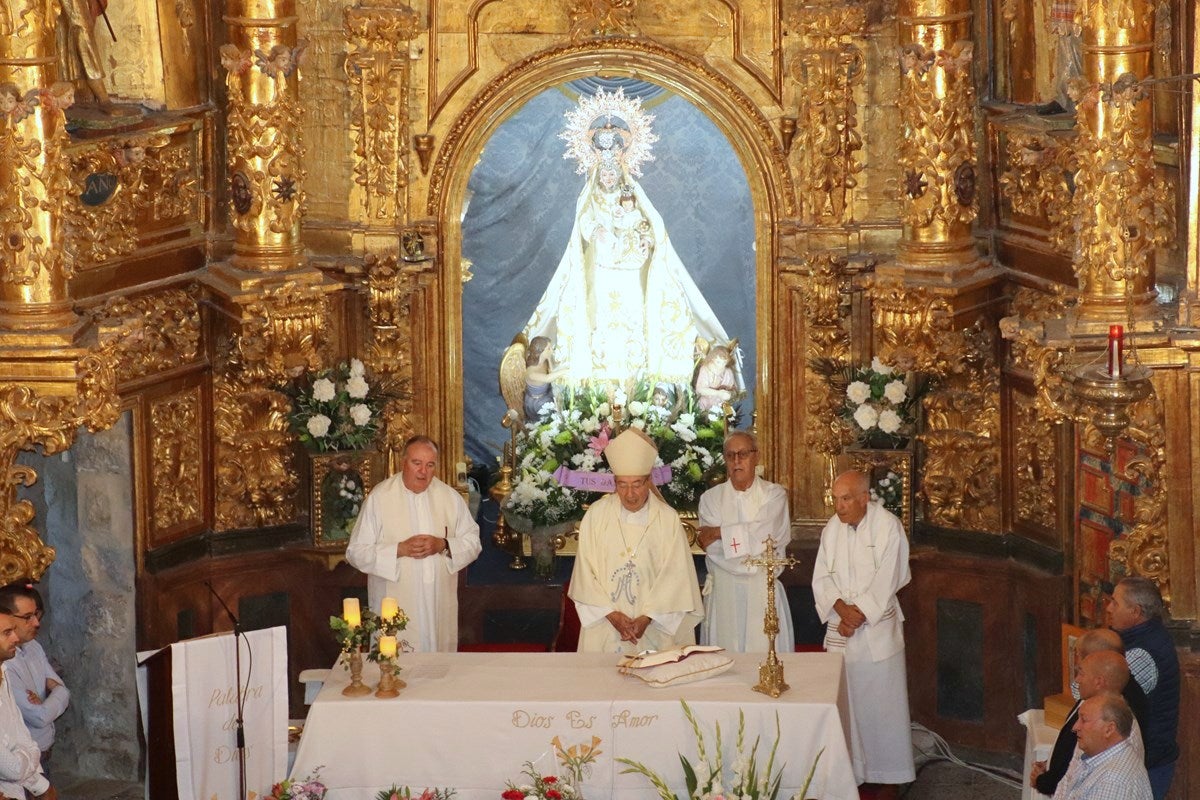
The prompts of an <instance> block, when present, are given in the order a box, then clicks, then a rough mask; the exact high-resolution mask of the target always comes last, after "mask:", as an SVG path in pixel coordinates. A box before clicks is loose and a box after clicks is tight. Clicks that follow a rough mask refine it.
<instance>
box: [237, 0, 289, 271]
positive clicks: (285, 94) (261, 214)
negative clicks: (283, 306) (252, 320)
mask: <svg viewBox="0 0 1200 800" xmlns="http://www.w3.org/2000/svg"><path fill="white" fill-rule="evenodd" d="M225 9H226V11H225V17H224V19H225V22H226V24H228V26H229V43H228V44H226V45H224V46H223V47H222V48H221V64H222V66H223V67H224V68H225V70H226V79H225V85H226V88H227V89H228V100H227V102H228V105H227V108H226V111H227V121H226V130H227V132H228V139H227V150H228V155H227V160H228V175H227V180H228V181H229V184H228V185H229V221H230V225H231V227H232V229H233V237H234V238H233V258H232V259H231V264H232V265H233V266H234V267H236V268H238V269H241V270H246V271H257V272H267V273H271V272H281V271H286V270H292V269H296V268H297V267H299V266H301V264H302V263H303V260H304V248H303V245H302V244H301V241H300V218H301V217H302V216H303V214H304V189H303V182H304V175H305V172H304V167H303V164H302V163H301V162H302V160H303V158H304V146H303V144H302V143H301V141H300V114H301V109H300V103H299V98H298V87H297V84H298V81H299V73H298V68H299V65H300V60H301V58H302V56H303V51H304V46H303V44H299V45H298V44H297V41H296V6H295V0H227V2H226V7H225Z"/></svg>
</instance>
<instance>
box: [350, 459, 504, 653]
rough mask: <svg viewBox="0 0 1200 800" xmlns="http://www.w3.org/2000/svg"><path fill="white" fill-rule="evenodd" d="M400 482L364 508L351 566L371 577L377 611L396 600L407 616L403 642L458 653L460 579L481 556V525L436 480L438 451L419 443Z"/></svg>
mask: <svg viewBox="0 0 1200 800" xmlns="http://www.w3.org/2000/svg"><path fill="white" fill-rule="evenodd" d="M401 458H402V460H403V464H402V465H401V468H400V474H399V475H393V476H392V477H390V478H388V479H387V480H385V481H383V482H382V483H380V484H379V485H378V486H376V487H375V488H374V489H372V490H371V493H370V494H369V495H367V499H366V500H365V501H364V502H363V507H362V511H361V512H360V513H359V515H358V519H357V520H356V521H355V523H354V532H353V533H352V534H351V535H350V544H349V545H348V546H347V547H346V561H347V562H349V563H350V565H351V566H352V567H354V568H356V569H358V570H361V571H362V572H365V573H367V575H368V578H367V598H368V601H369V602H370V605H371V608H372V609H374V610H375V611H376V613H378V612H379V610H380V604H381V603H382V601H383V598H385V597H394V598H396V601H397V602H398V603H399V605H400V608H402V609H403V610H404V613H405V614H406V615H407V616H408V620H409V622H408V627H407V628H406V629H405V631H404V637H405V639H407V640H408V643H409V644H410V645H412V647H413V648H414V649H415V650H416V651H417V652H421V653H428V652H454V651H455V650H458V572H459V570H461V569H463V568H464V567H466V566H467V565H468V564H470V563H471V562H472V561H474V560H475V559H476V558H478V557H479V551H480V550H481V549H482V546H481V544H480V542H479V525H478V524H476V522H475V520H474V519H473V518H472V517H471V512H470V511H469V510H468V508H467V504H466V502H464V501H463V498H462V495H460V494H459V493H458V492H457V491H455V490H454V489H453V488H451V487H450V486H447V485H446V484H445V483H442V482H441V481H440V480H438V479H437V477H435V473H436V472H437V464H438V448H437V444H435V443H434V441H433V440H432V439H430V438H429V437H428V436H414V437H413V438H411V439H409V440H408V441H407V442H406V443H405V445H404V452H403V454H402V456H401Z"/></svg>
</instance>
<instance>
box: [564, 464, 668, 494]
mask: <svg viewBox="0 0 1200 800" xmlns="http://www.w3.org/2000/svg"><path fill="white" fill-rule="evenodd" d="M554 480H556V481H558V485H559V486H565V487H567V488H568V489H583V490H584V491H586V492H615V491H616V490H617V477H616V476H615V475H613V474H612V473H611V472H581V471H580V470H574V469H570V468H569V467H567V466H566V465H563V466H560V467H559V468H558V469H556V470H554ZM650 480H651V482H653V483H654V485H656V486H662V485H663V484H664V483H670V482H671V468H670V467H666V466H663V467H655V468H654V469H652V470H650Z"/></svg>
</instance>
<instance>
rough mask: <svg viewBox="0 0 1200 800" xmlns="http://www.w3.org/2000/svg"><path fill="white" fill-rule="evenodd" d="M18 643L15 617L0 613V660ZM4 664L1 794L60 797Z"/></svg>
mask: <svg viewBox="0 0 1200 800" xmlns="http://www.w3.org/2000/svg"><path fill="white" fill-rule="evenodd" d="M17 643H18V637H17V620H16V618H15V617H13V616H12V615H11V614H4V613H0V661H4V662H9V661H11V660H12V657H13V656H15V655H16V654H17ZM4 667H5V669H3V670H0V795H3V796H4V797H11V798H14V799H15V800H21V799H22V798H24V797H25V796H26V793H27V792H28V794H29V796H31V797H33V798H35V800H58V793H57V792H56V791H55V790H54V787H53V786H51V785H50V781H48V780H46V776H45V774H44V773H43V772H42V765H41V751H39V750H38V746H37V744H35V743H34V741H33V737H31V736H30V735H29V729H28V728H26V727H25V721H24V720H23V719H21V711H20V709H18V708H17V704H16V701H15V700H13V693H12V689H10V688H9V680H8V670H7V667H8V663H5V664H4Z"/></svg>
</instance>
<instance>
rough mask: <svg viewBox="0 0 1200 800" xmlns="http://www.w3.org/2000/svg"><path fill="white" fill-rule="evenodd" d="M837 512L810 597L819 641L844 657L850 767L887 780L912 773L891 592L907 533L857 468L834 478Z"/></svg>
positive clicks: (897, 615) (873, 779)
mask: <svg viewBox="0 0 1200 800" xmlns="http://www.w3.org/2000/svg"><path fill="white" fill-rule="evenodd" d="M833 505H834V509H835V511H836V512H837V513H836V514H835V515H834V516H833V517H832V518H830V520H829V522H828V523H827V524H826V525H825V529H824V530H823V531H821V546H820V548H819V549H818V550H817V561H816V564H815V566H814V567H813V581H812V589H813V600H814V601H815V603H816V608H817V616H819V617H820V618H821V619H822V620H823V621H824V622H825V649H826V650H828V651H829V652H831V653H842V654H844V656H845V659H846V687H847V689H848V690H849V693H850V713H851V715H852V718H853V723H854V725H855V727H856V728H857V729H858V735H859V736H861V737H862V744H863V747H862V751H863V755H862V759H863V762H865V763H861V764H858V763H856V764H855V773H856V774H861V775H863V776H864V779H865V780H866V781H868V782H869V783H874V784H887V785H889V786H888V788H887V789H883V787H881V788H880V796H883V797H889V796H893V797H894V796H896V792H895V789H896V787H895V786H894V784H900V783H911V782H912V781H913V779H914V778H915V770H914V768H913V753H912V732H911V731H910V730H909V713H908V681H907V679H906V672H905V665H904V614H903V612H902V611H901V610H900V603H899V602H898V601H897V600H896V592H897V591H899V590H900V588H901V587H903V586H905V585H906V584H907V583H908V582H909V580H911V577H912V576H911V573H910V572H909V568H908V539H907V538H905V536H904V528H903V527H902V526H901V525H900V520H898V519H897V518H896V516H895V515H894V514H892V513H891V512H890V511H888V510H887V509H886V508H884V507H883V505H882V504H880V503H873V502H871V485H870V482H869V481H868V479H867V476H866V475H864V474H863V473H861V472H843V473H842V474H841V475H839V476H838V477H837V480H835V481H834V482H833Z"/></svg>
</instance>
